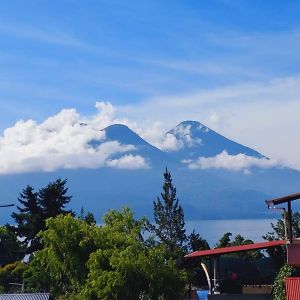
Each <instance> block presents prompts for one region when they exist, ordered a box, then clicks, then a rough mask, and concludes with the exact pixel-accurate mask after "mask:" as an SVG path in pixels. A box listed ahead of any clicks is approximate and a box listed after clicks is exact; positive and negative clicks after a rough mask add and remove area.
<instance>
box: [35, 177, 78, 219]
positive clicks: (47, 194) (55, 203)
mask: <svg viewBox="0 0 300 300" xmlns="http://www.w3.org/2000/svg"><path fill="white" fill-rule="evenodd" d="M66 183H67V179H65V180H62V179H61V178H59V179H57V180H56V181H54V182H50V183H49V184H48V185H47V186H46V187H44V188H42V189H40V190H39V195H38V198H39V203H40V205H41V207H42V210H43V214H44V218H45V219H48V218H50V217H55V216H57V215H61V214H68V213H71V214H73V212H72V211H70V210H65V206H66V205H67V204H68V203H69V202H70V200H71V198H72V196H68V195H67V193H68V188H67V187H66ZM73 215H74V214H73Z"/></svg>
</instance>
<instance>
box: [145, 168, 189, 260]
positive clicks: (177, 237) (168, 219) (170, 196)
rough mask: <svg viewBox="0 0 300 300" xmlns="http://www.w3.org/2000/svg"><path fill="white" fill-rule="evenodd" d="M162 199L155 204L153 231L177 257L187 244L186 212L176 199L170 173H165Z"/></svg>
mask: <svg viewBox="0 0 300 300" xmlns="http://www.w3.org/2000/svg"><path fill="white" fill-rule="evenodd" d="M161 198H162V199H160V198H159V197H157V200H156V201H154V202H153V205H154V221H155V224H154V225H151V226H150V228H151V230H152V231H153V232H154V233H155V234H156V236H157V237H158V238H159V240H160V242H161V243H162V244H163V245H165V246H166V247H167V249H168V251H169V253H170V255H171V256H173V257H174V256H177V254H176V253H177V252H178V250H181V251H182V249H183V246H184V243H185V242H186V235H185V222H184V212H183V209H182V207H181V205H180V204H179V201H178V199H177V197H176V188H175V187H174V186H173V184H172V177H171V174H170V172H168V170H167V169H166V171H165V173H164V184H163V192H162V193H161Z"/></svg>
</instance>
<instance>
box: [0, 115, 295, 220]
mask: <svg viewBox="0 0 300 300" xmlns="http://www.w3.org/2000/svg"><path fill="white" fill-rule="evenodd" d="M199 124H200V125H199ZM178 126H179V127H178ZM189 126H190V127H189ZM176 127H177V129H176ZM176 127H174V128H173V129H171V130H170V131H168V132H166V134H173V133H174V134H175V136H174V137H175V138H176V139H178V149H177V150H176V151H162V150H160V149H158V148H157V147H155V146H153V145H151V144H150V143H148V142H147V141H146V140H144V139H143V138H141V137H140V136H139V135H138V134H136V133H135V132H134V131H132V130H131V129H129V128H128V127H127V126H125V125H122V124H114V125H111V126H108V127H106V128H104V129H103V130H106V138H105V139H104V140H100V141H97V142H93V141H92V142H90V145H91V147H92V148H93V147H94V148H95V149H97V147H98V146H99V144H100V145H101V143H105V142H118V143H119V144H126V145H128V143H129V144H131V145H133V147H128V149H127V150H126V151H125V152H118V153H114V154H113V156H111V157H108V159H109V160H121V159H122V158H124V156H127V158H128V156H130V155H131V158H135V157H137V156H140V157H145V159H146V161H147V163H148V167H147V168H140V169H131V170H129V169H120V168H117V167H115V168H113V167H109V166H107V165H104V166H102V167H98V168H77V169H59V170H55V171H52V172H28V173H23V174H10V175H0V189H1V191H2V199H3V200H2V201H3V202H7V203H17V198H18V196H19V193H20V192H21V191H22V189H23V188H25V187H26V186H27V185H28V184H29V185H31V186H33V187H34V188H35V189H39V188H41V187H43V186H44V185H46V184H47V183H48V182H50V181H54V180H56V179H57V178H58V177H61V178H68V186H69V190H70V194H71V195H73V200H72V201H71V207H70V208H72V209H74V210H75V211H77V212H79V211H80V209H81V207H82V206H83V207H84V209H85V210H86V211H91V212H93V213H94V214H95V216H96V218H97V220H100V219H99V218H100V216H101V215H102V214H103V213H105V212H106V211H107V210H109V209H121V208H122V207H124V206H130V207H132V208H133V210H134V211H135V212H136V213H137V215H138V216H144V215H146V216H147V217H149V218H151V217H153V215H152V209H153V201H154V200H155V199H156V198H157V196H159V195H160V193H161V188H162V184H163V172H164V170H165V168H166V167H168V170H169V171H170V172H171V174H172V178H173V182H174V185H175V186H176V188H177V196H178V198H179V200H180V203H181V205H182V206H183V208H184V211H185V215H186V218H187V219H226V218H227V219H229V218H267V217H270V216H271V214H270V212H269V211H268V210H267V208H266V206H265V202H264V201H265V200H267V199H270V198H273V197H277V196H284V195H286V194H291V193H294V192H298V191H299V187H300V172H299V171H298V170H294V169H290V168H280V167H277V166H276V165H274V166H273V165H265V164H266V161H267V159H266V158H265V156H263V154H260V153H259V152H257V151H255V150H253V149H251V148H248V147H245V146H243V145H241V144H238V143H236V142H234V141H231V140H229V139H227V138H226V137H223V136H222V135H220V134H218V133H216V132H214V131H213V130H211V129H209V128H208V127H206V126H205V125H203V124H201V123H199V122H197V121H184V122H181V123H180V124H178V125H177V126H176ZM187 127H188V128H187ZM197 128H198V129H199V130H198V129H197ZM172 130H173V131H172ZM199 133H200V134H201V135H199ZM176 134H177V135H176ZM210 135H212V136H213V138H212V139H209V138H207V136H210ZM200 138H202V140H201V141H200V140H199V139H200ZM211 140H212V141H214V143H213V145H215V144H216V141H219V143H218V144H217V147H212V146H211V147H207V146H209V143H210V142H211ZM186 143H190V144H186ZM231 143H233V144H231ZM228 145H233V146H232V148H229V150H228V149H227V148H226V146H228ZM205 147H207V149H206V150H205V149H204V148H205ZM238 149H240V150H238ZM249 149H250V150H249ZM204 150H205V151H204ZM224 150H227V151H228V155H227V156H226V155H223V156H221V157H220V156H218V155H219V154H220V152H219V151H221V153H222V151H224ZM246 150H247V151H248V152H247V151H246ZM235 153H237V154H235ZM241 153H243V154H241ZM245 153H246V154H245ZM204 154H206V155H207V156H205V155H204ZM199 157H202V158H203V160H204V162H205V163H206V165H203V164H202V165H197V168H194V169H191V168H189V165H187V164H184V163H182V159H190V160H191V161H194V162H197V159H198V158H199ZM226 159H227V160H228V162H227V164H225V162H224V161H223V160H226ZM235 159H236V160H235ZM220 160H221V164H220ZM242 160H245V165H242V167H241V161H242ZM212 161H213V162H214V164H212ZM208 162H209V163H210V165H208V167H207V163H208ZM258 162H262V163H260V164H259V163H258ZM251 163H254V166H252V165H251ZM115 165H116V166H118V165H117V164H115ZM229 167H233V169H230V168H229ZM237 167H241V168H237ZM245 170H246V171H247V172H245ZM6 212H7V213H9V210H6ZM3 219H4V221H5V222H7V221H9V218H8V217H6V218H3Z"/></svg>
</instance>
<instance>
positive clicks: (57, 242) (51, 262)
mask: <svg viewBox="0 0 300 300" xmlns="http://www.w3.org/2000/svg"><path fill="white" fill-rule="evenodd" d="M46 228H47V229H46V230H45V231H43V232H41V233H40V234H39V237H40V238H41V240H42V242H43V244H44V249H42V250H40V251H38V252H37V253H36V254H35V256H34V260H35V262H36V263H37V265H38V266H39V265H40V266H41V267H42V268H43V269H44V270H46V272H47V273H48V274H49V275H50V280H51V285H52V290H53V292H54V293H57V292H59V293H68V292H70V293H73V292H78V291H79V290H80V287H81V286H82V284H83V283H84V281H85V278H86V276H87V268H86V263H87V261H88V259H89V256H90V254H91V253H92V252H93V251H95V250H96V244H95V236H96V235H97V232H96V231H97V229H96V227H95V226H90V225H88V224H87V223H86V222H84V221H81V220H78V219H76V218H74V217H73V216H71V215H70V214H69V215H66V216H64V215H59V216H57V217H56V218H49V219H48V220H47V221H46Z"/></svg>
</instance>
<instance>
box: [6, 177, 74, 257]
mask: <svg viewBox="0 0 300 300" xmlns="http://www.w3.org/2000/svg"><path fill="white" fill-rule="evenodd" d="M66 183H67V180H66V179H65V180H62V179H60V178H59V179H57V180H56V181H54V182H50V183H49V184H48V185H47V186H46V187H44V188H42V189H40V190H39V192H35V191H34V189H33V188H32V187H31V186H29V185H28V186H27V187H26V188H25V189H23V191H22V192H21V194H20V197H19V198H18V200H19V202H20V204H21V205H20V206H17V208H18V211H19V212H14V213H12V217H13V219H14V220H15V222H16V226H11V227H10V229H11V230H12V231H14V232H15V233H16V234H17V236H19V237H21V238H22V243H23V244H24V246H25V247H26V253H27V254H31V253H33V252H34V251H37V250H40V249H42V244H41V242H40V239H39V237H38V236H37V234H38V233H39V232H40V231H41V230H44V229H45V221H46V219H48V218H50V217H56V216H57V215H60V214H67V213H72V214H73V212H72V211H69V210H66V209H65V206H66V205H67V204H68V203H69V202H70V200H71V198H72V197H71V196H68V195H67V192H68V188H67V187H66Z"/></svg>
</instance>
